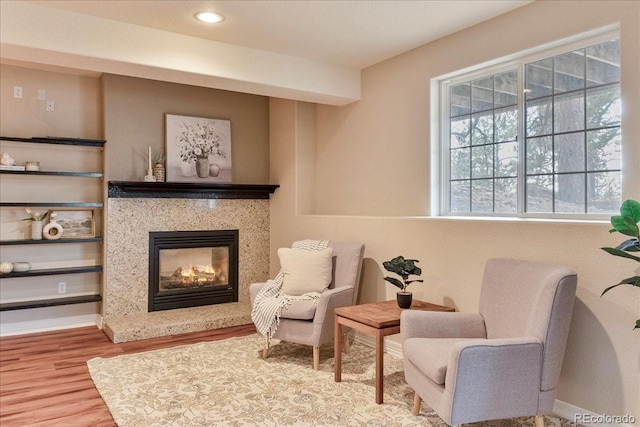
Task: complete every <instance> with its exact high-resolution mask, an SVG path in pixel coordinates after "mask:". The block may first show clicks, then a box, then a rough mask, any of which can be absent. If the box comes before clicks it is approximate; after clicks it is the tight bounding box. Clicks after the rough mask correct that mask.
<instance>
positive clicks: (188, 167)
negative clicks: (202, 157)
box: [180, 162, 196, 178]
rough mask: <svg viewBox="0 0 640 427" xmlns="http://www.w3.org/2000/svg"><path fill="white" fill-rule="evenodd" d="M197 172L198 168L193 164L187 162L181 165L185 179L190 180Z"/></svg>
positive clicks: (181, 172)
mask: <svg viewBox="0 0 640 427" xmlns="http://www.w3.org/2000/svg"><path fill="white" fill-rule="evenodd" d="M195 172H196V168H195V167H194V164H193V163H187V162H182V163H180V174H181V175H182V176H183V177H185V178H189V177H190V176H193V174H195Z"/></svg>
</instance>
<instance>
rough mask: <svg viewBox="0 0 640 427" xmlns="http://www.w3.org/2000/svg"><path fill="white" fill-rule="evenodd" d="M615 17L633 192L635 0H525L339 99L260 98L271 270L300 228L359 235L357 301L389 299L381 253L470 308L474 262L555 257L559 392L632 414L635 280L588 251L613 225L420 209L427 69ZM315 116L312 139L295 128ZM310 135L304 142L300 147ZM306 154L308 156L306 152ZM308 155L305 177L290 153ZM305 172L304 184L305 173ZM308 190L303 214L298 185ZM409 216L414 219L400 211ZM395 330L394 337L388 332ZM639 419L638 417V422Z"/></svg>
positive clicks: (375, 70)
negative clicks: (415, 266) (559, 279)
mask: <svg viewBox="0 0 640 427" xmlns="http://www.w3.org/2000/svg"><path fill="white" fill-rule="evenodd" d="M618 22H619V23H620V27H621V36H622V69H623V71H622V94H623V95H622V96H623V105H624V117H623V124H622V127H623V134H624V138H625V150H624V156H625V158H624V168H625V179H626V185H627V189H628V191H627V193H626V194H625V196H626V197H629V198H635V199H640V189H639V188H638V185H640V178H639V177H638V175H637V174H638V164H639V161H640V154H639V153H640V143H639V142H638V141H640V129H639V126H640V124H639V123H640V120H638V118H639V117H640V86H639V85H640V78H639V77H638V76H640V32H639V28H638V22H640V3H637V2H579V3H578V2H535V3H532V4H531V5H528V6H525V7H523V8H521V9H518V10H516V11H514V12H512V13H510V14H506V15H503V16H501V17H498V18H496V19H494V20H492V21H488V22H486V23H484V24H481V25H478V26H476V27H473V28H470V29H468V30H465V31H461V32H459V33H456V34H454V35H452V36H449V37H446V38H444V39H441V40H439V41H436V42H434V43H431V44H429V45H425V46H423V47H420V48H418V49H416V50H414V51H411V52H408V53H406V54H404V55H400V56H398V57H396V58H393V59H391V60H389V61H386V62H383V63H381V64H378V65H376V66H373V67H371V68H369V69H367V70H365V71H364V73H363V88H362V100H361V101H360V102H358V103H355V104H351V105H348V106H345V107H340V108H338V107H328V106H317V107H316V110H317V114H316V117H315V119H313V120H310V119H309V118H308V110H309V108H312V107H310V106H309V105H308V104H302V103H296V102H293V101H287V100H278V99H273V100H272V101H271V111H270V121H271V146H270V150H271V182H273V183H277V184H280V186H281V187H280V189H279V190H278V191H277V192H276V193H275V194H274V196H273V198H272V204H271V206H272V208H271V221H272V224H271V231H272V233H271V254H272V256H271V272H272V273H275V272H276V271H277V268H278V259H277V256H276V255H275V251H276V249H277V248H278V247H282V246H288V245H290V244H291V242H292V241H293V240H297V239H301V238H324V239H332V240H355V241H362V242H364V243H365V245H366V250H365V263H364V271H363V283H362V287H361V293H360V295H359V301H360V302H371V301H376V300H384V299H393V298H394V297H395V290H394V289H395V288H393V287H392V286H391V285H390V284H387V283H386V282H384V281H383V279H382V277H383V270H382V268H381V264H382V261H385V260H387V259H390V258H392V257H393V256H396V255H399V254H402V255H405V256H410V257H412V258H417V259H420V260H421V263H420V265H421V267H422V269H423V279H424V280H425V283H424V284H414V285H412V286H411V288H410V290H411V291H413V292H414V293H415V294H416V296H417V297H418V298H421V299H425V300H429V301H433V302H436V303H441V304H446V305H450V306H453V307H456V309H458V310H460V311H475V310H477V307H478V297H479V291H480V289H479V286H480V280H481V275H482V270H483V265H484V263H485V261H486V260H487V259H489V258H491V257H498V256H506V257H515V258H523V259H529V260H536V261H546V262H553V263H559V264H566V265H568V266H571V267H573V268H574V269H575V270H576V271H577V272H578V276H579V287H578V297H577V301H576V305H575V309H574V317H573V321H572V326H571V332H570V337H569V343H568V348H567V352H566V355H565V363H564V366H563V371H562V375H561V379H560V384H559V387H558V393H557V398H558V399H559V400H561V401H564V402H567V403H569V404H572V405H576V406H578V407H580V408H584V409H587V410H589V411H592V412H597V413H606V414H610V415H622V414H625V413H629V414H632V415H634V416H635V417H636V420H637V421H640V389H639V387H640V385H639V383H638V378H639V377H640V366H639V361H640V335H639V332H638V331H636V332H634V331H632V327H633V324H634V322H635V319H637V318H638V314H639V312H640V292H638V290H637V289H634V288H631V287H627V288H618V289H616V290H615V291H613V292H611V293H610V294H607V295H606V296H605V297H604V298H600V293H601V292H602V290H603V289H604V288H605V287H606V286H608V285H610V284H613V283H616V282H617V281H618V280H619V279H621V278H623V277H628V276H630V275H633V274H638V270H637V267H636V266H635V265H633V263H630V262H627V261H626V260H623V259H614V257H611V256H609V255H607V254H605V253H604V252H603V251H601V250H600V247H602V246H609V245H616V244H618V243H619V242H620V241H622V240H624V236H621V235H619V234H618V235H616V234H613V235H610V234H609V233H608V229H609V226H608V224H606V222H604V221H601V222H589V223H587V222H560V221H535V220H528V221H525V220H481V219H476V220H455V219H447V218H433V217H426V216H424V215H428V213H429V211H430V197H431V193H430V188H431V184H432V183H431V182H430V146H429V140H430V132H431V124H430V119H429V117H430V96H431V94H430V79H431V78H433V77H437V76H440V75H442V74H445V73H447V72H452V71H455V70H457V69H460V68H463V67H467V66H471V65H473V64H476V63H480V62H484V61H489V60H492V59H495V58H497V57H502V56H505V55H509V54H513V53H516V52H518V51H520V50H523V49H527V48H530V47H535V46H537V45H540V44H544V43H547V42H551V41H554V40H556V39H560V38H564V37H568V36H571V35H574V34H576V33H581V32H585V31H589V30H593V29H596V28H600V27H603V26H607V25H611V24H615V23H618ZM313 127H316V129H317V131H316V138H308V137H301V135H305V134H306V132H305V131H304V129H307V130H308V129H309V128H313ZM309 143H312V144H315V146H314V147H312V148H309V147H307V146H306V145H307V144H309ZM314 153H315V154H314ZM309 155H315V156H316V162H315V172H314V176H315V177H314V178H313V179H312V180H311V179H310V178H309V176H308V175H305V173H304V169H303V168H302V165H304V164H308V163H309V161H310V160H309V158H308V156H309ZM310 180H311V181H312V182H315V184H313V185H309V184H308V183H309V181H310ZM308 193H314V194H316V200H315V204H314V205H313V209H314V212H315V213H316V214H315V215H306V214H304V213H305V212H308V209H309V206H310V205H309V203H308V201H306V200H305V199H304V196H303V195H304V194H308ZM411 216H414V217H411ZM394 338H395V339H396V340H397V337H394ZM636 424H637V423H636Z"/></svg>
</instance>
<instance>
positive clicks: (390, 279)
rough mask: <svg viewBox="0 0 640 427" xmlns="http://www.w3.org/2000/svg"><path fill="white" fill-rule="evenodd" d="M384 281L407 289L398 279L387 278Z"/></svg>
mask: <svg viewBox="0 0 640 427" xmlns="http://www.w3.org/2000/svg"><path fill="white" fill-rule="evenodd" d="M384 280H386V281H387V282H389V283H391V284H392V285H393V286H397V287H399V288H400V289H404V288H405V286H404V284H403V283H402V282H401V281H400V280H398V279H396V278H395V277H385V278H384Z"/></svg>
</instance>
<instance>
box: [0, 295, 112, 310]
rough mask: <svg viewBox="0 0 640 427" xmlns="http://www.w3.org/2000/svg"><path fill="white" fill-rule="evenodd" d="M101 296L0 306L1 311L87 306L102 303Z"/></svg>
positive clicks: (32, 301) (13, 303)
mask: <svg viewBox="0 0 640 427" xmlns="http://www.w3.org/2000/svg"><path fill="white" fill-rule="evenodd" d="M100 301H102V296H100V295H80V296H73V297H64V298H51V299H39V300H31V301H19V302H5V303H2V304H0V311H9V310H22V309H25V308H39V307H54V306H57V305H70V304H85V303H88V302H100Z"/></svg>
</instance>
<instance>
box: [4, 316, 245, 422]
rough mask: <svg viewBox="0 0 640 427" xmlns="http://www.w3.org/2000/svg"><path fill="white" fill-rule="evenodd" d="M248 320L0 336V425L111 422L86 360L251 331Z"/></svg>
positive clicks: (82, 329) (88, 328) (93, 328)
mask: <svg viewBox="0 0 640 427" xmlns="http://www.w3.org/2000/svg"><path fill="white" fill-rule="evenodd" d="M255 332H256V330H255V327H254V326H253V325H244V326H235V327H231V328H225V329H216V330H211V331H203V332H195V333H191V334H183V335H172V336H168V337H159V338H152V339H146V340H141V341H134V342H129V343H120V344H113V343H112V342H111V341H109V338H108V337H107V336H106V335H105V334H104V333H103V332H102V331H101V330H100V329H98V328H96V327H85V328H76V329H67V330H62V331H53V332H42V333H36V334H28V335H20V336H13V337H5V338H0V425H2V427H14V426H15V427H18V426H20V427H23V426H30V427H39V426H43V427H44V426H46V427H52V426H64V427H68V426H74V427H76V426H77V427H85V426H86V427H114V426H115V423H114V421H113V418H112V417H111V414H110V412H109V410H108V409H107V406H106V405H105V404H104V402H103V401H102V398H101V397H100V394H99V393H98V390H96V388H95V386H94V384H93V381H92V380H91V376H90V375H89V370H88V368H87V361H88V360H90V359H93V358H94V357H113V356H118V355H121V354H131V353H138V352H143V351H150V350H156V349H160V348H167V347H175V346H178V345H187V344H195V343H198V342H204V341H217V340H221V339H225V338H231V337H239V336H245V335H250V334H253V333H255Z"/></svg>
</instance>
